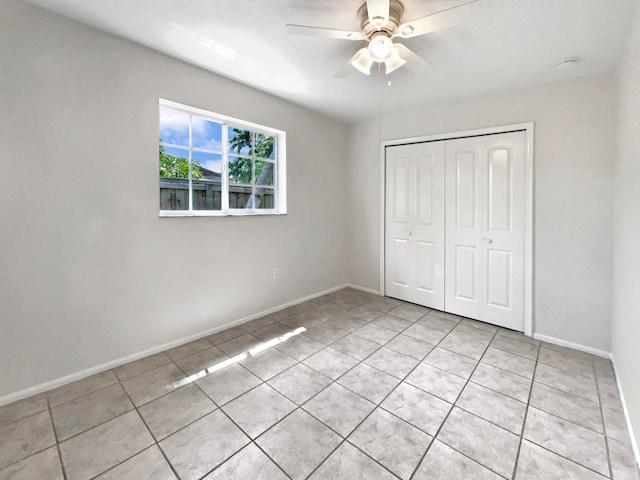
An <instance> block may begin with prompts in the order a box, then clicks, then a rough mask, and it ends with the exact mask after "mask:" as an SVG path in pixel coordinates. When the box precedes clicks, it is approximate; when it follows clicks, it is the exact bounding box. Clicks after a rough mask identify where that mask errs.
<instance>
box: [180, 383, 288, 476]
mask: <svg viewBox="0 0 640 480" xmlns="http://www.w3.org/2000/svg"><path fill="white" fill-rule="evenodd" d="M263 384H264V382H263ZM296 407H297V406H296ZM298 408H299V407H298ZM298 408H294V409H293V410H291V411H290V412H289V413H287V414H286V415H285V416H284V417H282V418H281V419H280V420H278V421H277V422H276V423H274V424H273V425H271V426H269V428H267V429H266V430H265V431H263V432H261V433H260V434H259V435H256V437H255V438H252V437H251V435H249V434H248V433H247V432H246V431H245V430H244V429H243V428H242V427H241V426H240V425H239V424H238V423H237V422H236V421H235V420H234V419H233V418H232V417H231V416H230V415H229V414H228V413H227V412H225V411H224V409H223V408H222V407H220V408H218V410H220V412H222V414H223V415H224V416H225V417H226V418H227V420H229V421H230V422H231V423H233V425H235V427H236V428H237V429H238V430H240V432H242V434H243V435H244V436H245V437H247V438H248V439H249V441H248V442H247V443H246V444H245V445H243V446H242V447H240V448H239V449H238V450H237V451H236V452H234V453H233V454H232V455H230V456H229V457H227V458H225V459H224V460H223V461H222V462H220V463H219V464H218V465H216V466H215V467H214V468H213V469H211V470H209V471H208V472H206V473H205V474H204V475H203V476H202V477H200V478H201V479H202V478H204V477H206V476H207V475H209V474H211V472H213V471H214V470H216V469H218V468H220V467H221V466H222V465H224V464H225V463H227V461H228V460H229V459H231V457H233V456H235V455H236V454H237V453H238V452H240V451H242V450H244V449H245V448H246V447H247V446H248V445H250V444H252V443H253V444H255V445H256V447H258V448H259V449H260V450H261V451H262V452H263V453H264V454H265V455H266V456H267V458H268V459H269V460H271V461H272V462H273V463H274V464H275V465H276V466H277V467H278V468H279V469H280V470H282V471H283V472H284V469H283V468H282V467H281V466H280V464H279V463H278V462H276V461H275V460H274V459H273V458H271V456H270V455H269V454H268V453H267V452H265V451H264V450H263V449H262V448H260V445H258V442H256V440H257V439H258V438H260V437H261V436H262V435H264V434H265V433H266V432H268V431H269V430H270V429H271V428H273V427H274V426H275V425H277V424H278V423H280V422H281V421H283V420H284V419H285V418H287V417H289V416H290V415H291V414H293V412H295V411H296V410H298ZM172 435H173V434H172ZM284 473H285V474H286V475H287V477H289V478H291V476H290V475H289V474H287V473H286V472H284ZM178 478H180V477H178Z"/></svg>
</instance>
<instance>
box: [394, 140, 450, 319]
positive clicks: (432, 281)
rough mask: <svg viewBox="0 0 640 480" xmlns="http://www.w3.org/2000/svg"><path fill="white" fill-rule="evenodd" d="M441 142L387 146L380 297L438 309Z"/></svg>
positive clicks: (441, 240)
mask: <svg viewBox="0 0 640 480" xmlns="http://www.w3.org/2000/svg"><path fill="white" fill-rule="evenodd" d="M444 178H445V172H444V142H431V143H419V144H414V145H401V146H394V147H387V150H386V182H387V185H386V199H385V200H386V206H385V216H386V218H385V228H386V230H385V287H386V295H388V296H390V297H395V298H399V299H401V300H406V301H409V302H413V303H418V304H420V305H425V306H427V307H432V308H437V309H439V310H444V258H445V257H444V213H445V208H444V201H445V193H444Z"/></svg>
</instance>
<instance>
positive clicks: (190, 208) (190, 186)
mask: <svg viewBox="0 0 640 480" xmlns="http://www.w3.org/2000/svg"><path fill="white" fill-rule="evenodd" d="M192 123H193V116H191V115H189V211H190V212H193V168H192V164H193V155H192V147H193V141H192V134H191V133H192V128H191V127H192Z"/></svg>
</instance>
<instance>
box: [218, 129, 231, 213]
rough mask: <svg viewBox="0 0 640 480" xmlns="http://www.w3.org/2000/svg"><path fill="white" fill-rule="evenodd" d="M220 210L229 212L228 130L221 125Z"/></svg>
mask: <svg viewBox="0 0 640 480" xmlns="http://www.w3.org/2000/svg"><path fill="white" fill-rule="evenodd" d="M220 183H221V187H220V203H221V205H220V208H221V209H222V211H223V212H228V211H229V128H228V126H227V124H226V123H223V124H222V175H221V178H220Z"/></svg>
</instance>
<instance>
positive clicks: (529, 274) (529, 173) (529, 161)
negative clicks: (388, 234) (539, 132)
mask: <svg viewBox="0 0 640 480" xmlns="http://www.w3.org/2000/svg"><path fill="white" fill-rule="evenodd" d="M519 130H524V131H525V138H526V140H525V141H526V153H525V213H524V215H525V219H524V220H525V227H524V228H525V234H524V235H525V236H524V239H525V240H524V241H525V243H524V334H525V335H527V336H529V337H530V336H532V335H533V314H534V308H533V307H534V306H533V288H534V284H533V273H534V272H533V191H534V177H533V160H534V123H533V122H526V123H514V124H511V125H501V126H495V127H487V128H478V129H474V130H462V131H457V132H450V133H440V134H437V135H425V136H420V137H410V138H401V139H396V140H385V141H381V142H380V292H381V295H384V294H385V285H384V279H385V267H384V259H385V251H384V247H385V245H384V242H385V210H384V209H385V204H384V199H385V196H386V186H385V172H386V165H385V149H386V148H387V147H391V146H396V145H406V144H410V143H422V142H433V141H437V140H453V139H455V138H464V137H475V136H479V135H494V134H498V133H507V132H513V131H519Z"/></svg>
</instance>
